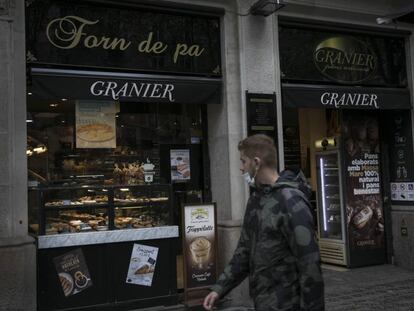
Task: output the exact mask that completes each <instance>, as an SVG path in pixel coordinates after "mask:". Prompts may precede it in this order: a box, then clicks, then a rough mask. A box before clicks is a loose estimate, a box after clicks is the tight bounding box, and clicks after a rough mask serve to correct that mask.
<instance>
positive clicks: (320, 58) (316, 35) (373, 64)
mask: <svg viewBox="0 0 414 311" xmlns="http://www.w3.org/2000/svg"><path fill="white" fill-rule="evenodd" d="M279 45H280V48H279V50H280V66H281V68H280V69H281V77H282V79H283V80H285V81H289V80H290V81H295V82H299V81H301V82H307V81H309V82H312V83H321V84H323V83H327V82H334V83H340V84H352V85H369V86H388V87H406V86H407V72H406V56H405V38H404V37H401V36H400V37H392V36H381V35H368V34H363V33H357V32H355V33H349V32H347V33H345V32H342V33H341V32H338V31H333V30H328V29H326V30H320V29H319V30H317V29H309V26H308V27H307V28H304V27H303V28H302V27H299V26H294V25H282V26H281V27H279Z"/></svg>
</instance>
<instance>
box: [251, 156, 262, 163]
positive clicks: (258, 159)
mask: <svg viewBox="0 0 414 311" xmlns="http://www.w3.org/2000/svg"><path fill="white" fill-rule="evenodd" d="M253 162H254V163H255V164H256V165H259V164H260V162H261V160H260V158H259V157H254V158H253Z"/></svg>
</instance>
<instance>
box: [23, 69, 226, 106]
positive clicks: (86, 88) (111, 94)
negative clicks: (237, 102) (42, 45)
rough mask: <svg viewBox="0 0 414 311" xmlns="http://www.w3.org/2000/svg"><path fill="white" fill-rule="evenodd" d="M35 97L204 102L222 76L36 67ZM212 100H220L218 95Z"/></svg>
mask: <svg viewBox="0 0 414 311" xmlns="http://www.w3.org/2000/svg"><path fill="white" fill-rule="evenodd" d="M31 80H32V81H31V82H32V83H31V86H29V91H30V92H31V93H32V96H33V98H38V99H44V100H48V99H49V100H54V99H56V98H66V99H68V100H71V99H73V100H79V99H83V100H96V99H99V100H110V101H117V100H119V101H123V102H141V103H182V104H202V103H205V102H206V101H207V100H208V99H211V98H212V97H214V96H217V95H218V94H219V91H220V85H221V79H218V78H204V77H192V78H191V79H190V78H186V77H181V76H162V75H148V74H147V75H144V74H121V75H111V74H110V73H107V74H105V73H101V72H90V71H83V72H80V71H73V70H64V71H62V70H53V69H44V70H43V69H42V68H33V69H32V75H31ZM209 103H215V104H218V103H220V101H219V99H217V100H213V101H209Z"/></svg>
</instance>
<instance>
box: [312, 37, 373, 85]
mask: <svg viewBox="0 0 414 311" xmlns="http://www.w3.org/2000/svg"><path fill="white" fill-rule="evenodd" d="M313 59H314V62H315V65H316V68H317V69H318V70H319V72H320V73H322V74H323V75H324V76H326V77H327V78H329V79H330V80H334V81H338V82H343V83H356V82H361V81H364V80H366V79H368V78H369V77H370V76H371V75H372V74H373V73H374V72H375V70H376V68H377V57H376V56H375V55H374V53H373V52H372V51H371V49H370V48H369V46H368V45H367V44H366V43H364V42H362V41H359V40H356V39H354V38H352V37H333V38H328V39H326V40H324V41H322V42H321V43H319V45H318V46H317V47H316V49H315V52H314V53H313Z"/></svg>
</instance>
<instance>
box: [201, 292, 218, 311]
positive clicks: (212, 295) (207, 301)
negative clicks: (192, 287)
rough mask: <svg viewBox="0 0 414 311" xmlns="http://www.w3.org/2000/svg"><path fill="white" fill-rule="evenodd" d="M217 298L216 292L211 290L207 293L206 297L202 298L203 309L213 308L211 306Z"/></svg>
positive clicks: (209, 309) (209, 310) (208, 310)
mask: <svg viewBox="0 0 414 311" xmlns="http://www.w3.org/2000/svg"><path fill="white" fill-rule="evenodd" d="M218 298H219V295H218V294H217V293H216V292H211V293H210V294H208V295H207V296H206V298H204V303H203V307H204V309H206V310H207V311H211V310H213V306H214V304H215V303H216V301H217V300H218Z"/></svg>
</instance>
